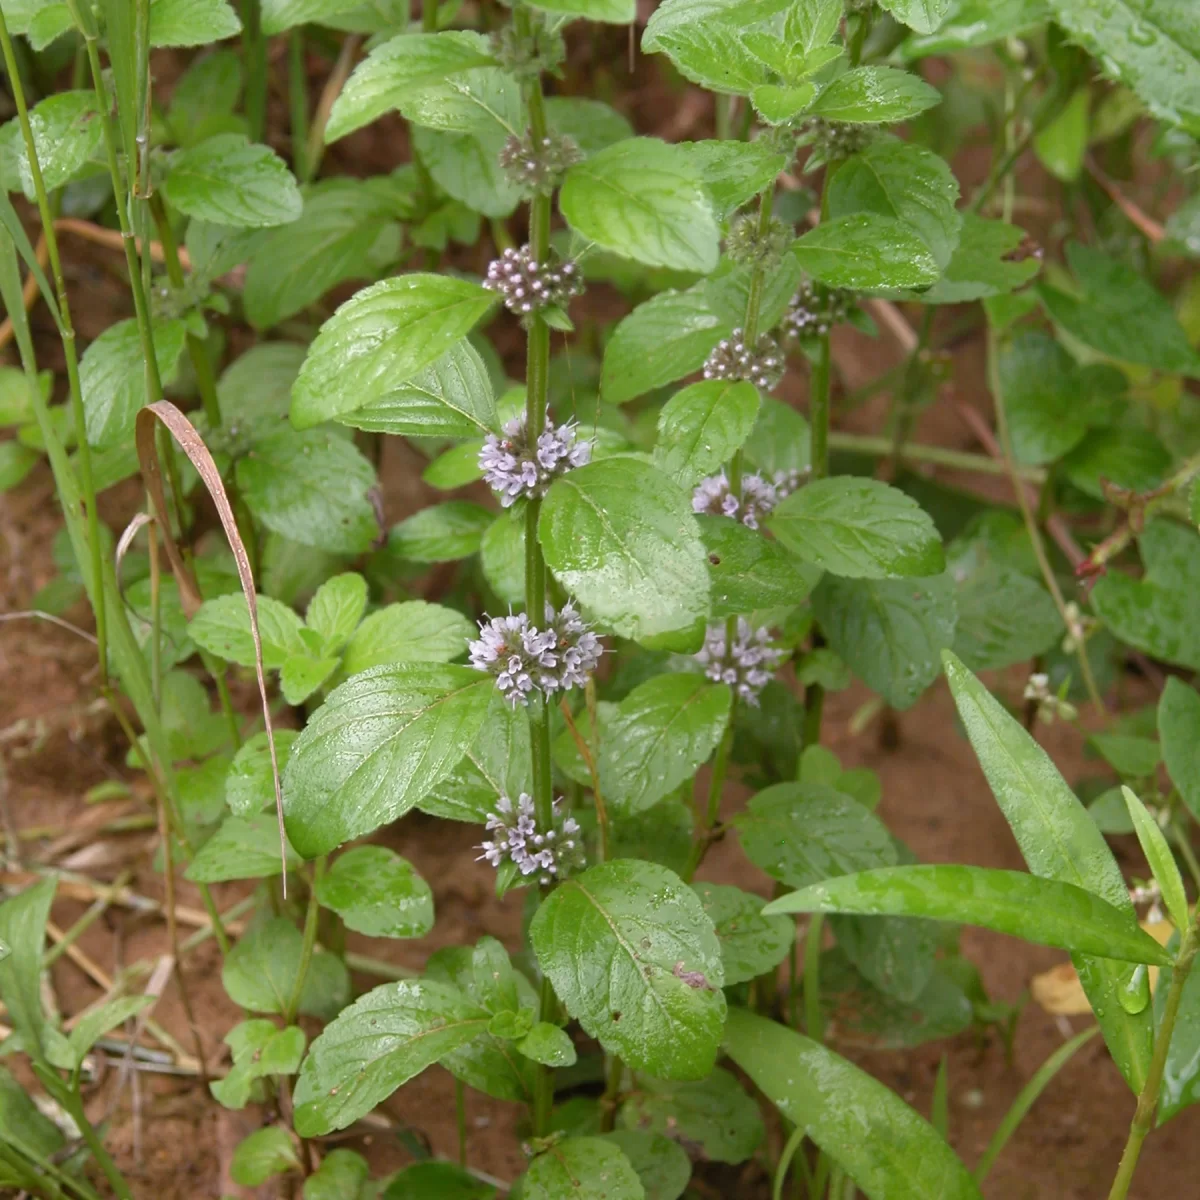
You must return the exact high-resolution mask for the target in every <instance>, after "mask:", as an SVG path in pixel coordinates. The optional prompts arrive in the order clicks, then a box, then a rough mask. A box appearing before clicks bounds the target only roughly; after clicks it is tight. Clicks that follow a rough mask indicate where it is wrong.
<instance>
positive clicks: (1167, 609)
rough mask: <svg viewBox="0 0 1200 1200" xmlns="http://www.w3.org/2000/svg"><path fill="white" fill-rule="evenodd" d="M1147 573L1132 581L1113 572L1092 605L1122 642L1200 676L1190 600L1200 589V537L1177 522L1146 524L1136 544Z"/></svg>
mask: <svg viewBox="0 0 1200 1200" xmlns="http://www.w3.org/2000/svg"><path fill="white" fill-rule="evenodd" d="M1138 549H1139V550H1140V551H1141V554H1142V561H1143V563H1144V564H1145V567H1146V572H1145V574H1144V575H1143V576H1142V578H1141V579H1133V578H1131V577H1130V576H1128V575H1125V574H1122V573H1121V572H1118V571H1109V573H1108V574H1107V575H1105V576H1104V578H1103V579H1101V580H1100V581H1099V583H1097V584H1096V586H1095V588H1094V589H1093V591H1092V604H1093V606H1094V608H1095V610H1096V612H1097V614H1098V615H1099V616H1100V618H1101V619H1102V620H1103V621H1104V623H1105V624H1106V625H1107V626H1108V627H1109V629H1111V630H1112V632H1113V633H1114V634H1115V635H1116V636H1117V637H1119V638H1120V639H1121V640H1122V641H1123V642H1128V643H1129V644H1130V645H1131V646H1136V647H1137V649H1139V650H1141V651H1143V652H1144V653H1146V654H1151V655H1153V656H1154V657H1155V658H1161V659H1163V660H1164V661H1166V662H1170V663H1176V664H1177V665H1179V666H1182V667H1190V668H1191V669H1192V670H1194V671H1196V670H1200V628H1198V627H1197V625H1196V621H1195V616H1194V613H1193V611H1192V603H1191V599H1192V596H1194V595H1195V594H1196V591H1195V589H1196V588H1197V586H1200V537H1198V536H1197V535H1196V533H1195V532H1193V531H1192V530H1191V529H1188V528H1186V527H1185V526H1183V525H1177V524H1175V523H1174V522H1173V521H1168V520H1164V519H1157V520H1152V521H1149V522H1147V524H1146V527H1145V529H1144V530H1143V531H1142V534H1141V536H1140V537H1139V538H1138Z"/></svg>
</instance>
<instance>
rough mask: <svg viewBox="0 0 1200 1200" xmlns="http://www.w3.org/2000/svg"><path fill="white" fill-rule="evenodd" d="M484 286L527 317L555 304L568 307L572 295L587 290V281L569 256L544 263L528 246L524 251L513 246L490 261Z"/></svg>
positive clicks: (512, 308) (506, 304) (512, 310)
mask: <svg viewBox="0 0 1200 1200" xmlns="http://www.w3.org/2000/svg"><path fill="white" fill-rule="evenodd" d="M483 286H484V287H485V288H487V289H488V290H489V291H492V292H496V293H498V294H499V295H500V296H501V298H502V299H503V300H504V306H505V308H507V309H508V311H509V312H514V313H516V314H517V315H518V316H520V317H527V316H529V314H530V313H533V312H536V311H538V310H539V309H543V308H549V307H550V306H551V305H557V306H558V307H560V308H563V307H565V306H566V305H567V303H568V301H569V300H570V299H571V297H572V296H578V295H579V293H580V292H582V291H583V280H582V279H581V278H580V277H579V272H578V270H577V269H576V267H575V263H574V262H573V261H572V260H571V259H569V258H566V259H563V260H562V261H561V262H558V263H551V262H544V263H540V262H538V261H537V259H536V258H534V257H533V251H532V250H531V249H530V248H529V247H528V246H522V247H521V248H520V250H514V249H513V248H512V247H511V246H510V247H509V248H508V249H507V250H505V251H504V253H503V254H502V255H500V257H499V258H494V259H492V261H491V262H490V263H488V269H487V277H486V278H485V279H484V281H483Z"/></svg>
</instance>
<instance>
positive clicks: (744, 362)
mask: <svg viewBox="0 0 1200 1200" xmlns="http://www.w3.org/2000/svg"><path fill="white" fill-rule="evenodd" d="M785 369H786V363H785V362H784V358H783V352H782V351H781V350H780V349H779V346H778V345H777V344H776V343H775V341H774V340H773V339H772V338H771V337H770V336H769V335H768V334H765V333H763V334H760V335H759V337H758V340H757V341H756V342H755V343H754V345H753V347H750V346H747V345H746V342H745V335H744V332H743V331H742V330H741V329H735V330H734V331H733V332H732V333H731V334H730V335H729V337H727V338H723V339H722V340H721V341H719V342H718V343H717V346H716V349H715V350H713V352H712V353H711V354H710V355H709V356H708V359H707V360H706V361H705V363H704V378H705V379H747V380H749V381H750V382H751V383H752V384H754V386H755V387H757V388H760V389H761V390H762V391H764V392H769V391H770V390H771V389H772V388H773V387H776V386H777V385H778V384H779V381H780V380H781V379H782V378H783V372H784V370H785Z"/></svg>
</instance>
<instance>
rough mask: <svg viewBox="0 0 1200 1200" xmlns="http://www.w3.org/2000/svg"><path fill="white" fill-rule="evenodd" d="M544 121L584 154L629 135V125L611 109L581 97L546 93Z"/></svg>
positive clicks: (631, 128) (619, 140)
mask: <svg viewBox="0 0 1200 1200" xmlns="http://www.w3.org/2000/svg"><path fill="white" fill-rule="evenodd" d="M546 124H547V125H548V126H549V127H550V128H551V129H552V130H553V131H554V132H555V133H560V134H563V135H565V136H566V137H569V138H571V139H572V140H573V141H574V142H575V144H576V145H577V146H578V147H579V148H580V150H582V151H583V152H584V154H594V153H595V152H596V151H597V150H603V149H604V148H605V147H606V146H611V145H612V144H613V143H614V142H621V141H624V140H625V139H626V138H630V137H633V127H632V126H631V125H630V124H629V122H628V120H626V119H625V117H623V116H622V115H621V114H620V113H619V112H617V110H616V109H615V108H613V107H612V106H611V105H609V104H605V103H604V102H603V101H602V100H589V99H587V98H586V97H585V96H549V97H547V99H546Z"/></svg>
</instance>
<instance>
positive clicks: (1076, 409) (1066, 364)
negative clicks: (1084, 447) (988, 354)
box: [996, 331, 1089, 465]
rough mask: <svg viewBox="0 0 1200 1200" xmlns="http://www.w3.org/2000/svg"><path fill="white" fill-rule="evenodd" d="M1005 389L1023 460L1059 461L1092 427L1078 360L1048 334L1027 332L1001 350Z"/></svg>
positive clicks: (999, 364) (1015, 443) (1012, 429)
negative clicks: (1082, 393)
mask: <svg viewBox="0 0 1200 1200" xmlns="http://www.w3.org/2000/svg"><path fill="white" fill-rule="evenodd" d="M996 365H997V369H998V371H999V373H1000V388H1001V391H1002V392H1003V394H1004V403H1005V407H1006V409H1007V412H1008V423H1009V434H1010V436H1011V437H1012V443H1013V453H1014V455H1015V456H1016V457H1017V458H1018V459H1019V460H1020V461H1021V462H1023V463H1030V464H1033V465H1041V464H1042V463H1048V462H1054V461H1055V460H1056V459H1059V458H1061V457H1062V456H1063V455H1064V454H1066V453H1067V451H1068V450H1070V449H1072V448H1073V447H1074V446H1076V445H1077V444H1078V443H1079V442H1080V441H1081V440H1082V438H1083V435H1084V434H1085V433H1086V432H1087V429H1088V416H1089V413H1088V410H1087V408H1086V407H1085V406H1084V405H1082V404H1081V403H1080V394H1079V393H1080V380H1079V378H1078V369H1077V367H1076V365H1075V360H1074V359H1073V358H1071V356H1070V355H1069V354H1068V353H1067V352H1066V351H1065V350H1064V349H1063V348H1062V346H1060V345H1059V344H1058V342H1056V341H1055V340H1054V339H1053V338H1050V337H1047V336H1046V335H1045V334H1044V333H1037V332H1032V331H1023V332H1021V333H1019V334H1018V335H1017V336H1016V337H1015V338H1014V339H1013V340H1012V341H1011V342H1010V343H1009V344H1008V345H1007V346H1005V347H1004V348H1003V350H1002V351H1001V352H1000V356H999V358H998V360H997V364H996Z"/></svg>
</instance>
